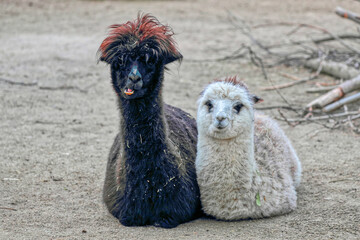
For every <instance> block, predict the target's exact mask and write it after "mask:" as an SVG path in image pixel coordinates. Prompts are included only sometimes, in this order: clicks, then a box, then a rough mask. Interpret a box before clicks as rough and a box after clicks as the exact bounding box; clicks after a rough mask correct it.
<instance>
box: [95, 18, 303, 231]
mask: <svg viewBox="0 0 360 240" xmlns="http://www.w3.org/2000/svg"><path fill="white" fill-rule="evenodd" d="M172 35H173V32H172V30H171V29H170V28H169V27H168V26H165V25H162V24H160V23H159V22H158V20H157V19H156V18H154V17H152V16H150V15H143V16H139V17H138V18H137V19H136V20H135V21H130V22H127V23H125V24H121V25H113V26H111V30H110V33H109V36H108V37H107V38H106V39H105V40H104V41H103V43H102V44H101V46H100V49H99V52H100V60H101V61H104V62H106V63H108V64H109V65H110V70H111V79H112V85H113V88H114V90H115V92H116V93H117V95H118V106H119V110H120V132H119V133H118V135H117V136H116V138H115V141H114V144H113V146H112V148H111V150H110V154H109V159H108V164H107V170H106V177H105V183H104V191H103V198H104V202H105V204H106V206H107V208H108V210H109V211H110V212H111V214H112V215H113V216H115V217H116V218H118V219H119V221H120V222H121V223H122V224H123V225H125V226H142V225H155V226H159V227H164V228H171V227H175V226H177V225H178V224H180V223H183V222H186V221H190V220H192V219H194V218H196V217H197V216H199V215H200V214H201V213H202V212H201V204H200V193H201V201H202V204H203V210H204V211H205V213H207V214H209V215H213V216H215V217H217V218H220V219H239V218H243V216H242V215H241V214H240V215H239V214H234V211H237V210H239V207H241V209H243V208H244V207H245V208H246V206H245V205H244V204H245V201H247V200H248V199H250V198H251V200H253V199H252V198H253V196H252V193H253V192H254V191H257V193H256V194H257V195H256V196H255V198H256V202H257V203H258V198H263V199H264V200H263V201H265V197H268V199H269V200H268V201H267V203H266V204H265V202H264V203H263V205H264V207H265V208H261V209H268V208H269V206H270V205H271V204H272V203H274V202H275V203H276V208H277V209H279V208H281V207H283V206H285V208H288V205H287V204H288V203H287V202H286V200H287V199H286V200H284V201H277V202H276V199H278V198H275V197H274V196H277V194H283V193H284V191H287V189H288V188H291V187H290V185H291V181H290V179H289V176H288V175H289V174H287V173H285V172H284V171H285V169H286V167H290V168H292V169H294V171H295V172H296V171H298V170H299V169H300V165H299V164H298V165H296V164H293V165H291V163H287V162H286V161H285V160H284V161H283V160H281V161H280V162H278V163H277V162H275V163H273V162H271V163H270V164H267V163H263V165H261V164H256V163H255V160H254V159H251V160H249V161H250V163H248V165H249V166H248V165H246V159H242V158H244V157H251V156H252V157H253V158H254V153H252V154H251V153H250V152H251V150H253V149H252V148H251V146H250V147H249V149H247V150H248V152H247V153H246V154H245V152H246V151H245V150H246V149H245V148H246V147H240V146H235V145H236V143H233V144H231V146H232V147H231V148H229V149H228V150H226V148H225V146H226V145H227V144H228V143H229V142H231V141H233V139H241V138H242V137H245V135H244V134H243V135H241V136H240V135H239V136H240V137H238V135H236V134H234V133H232V132H233V131H234V132H235V133H239V132H241V133H245V132H248V133H249V134H251V133H253V131H251V130H249V129H243V130H240V129H237V128H236V127H238V125H237V124H233V120H232V119H231V118H230V117H228V116H227V115H226V112H224V114H223V116H221V117H220V116H218V115H216V116H212V115H213V114H212V111H211V109H212V107H214V108H218V103H219V104H220V105H219V106H224V109H228V108H229V107H228V106H225V105H224V104H223V103H221V101H217V100H216V99H218V98H219V99H220V98H221V99H222V97H223V96H225V95H226V93H228V94H230V95H229V96H231V97H232V96H233V95H236V96H238V91H239V89H243V90H240V92H242V93H244V94H243V96H240V95H241V94H240V95H239V97H240V99H238V100H236V101H237V103H238V105H236V106H232V105H231V107H230V109H231V111H232V109H233V107H234V108H236V111H237V109H238V108H239V109H238V110H239V111H238V114H239V113H240V112H241V114H239V116H246V117H245V118H244V119H243V120H241V119H240V118H239V119H240V120H239V122H240V123H242V122H246V121H248V120H250V122H246V123H247V125H244V126H241V127H245V126H246V127H249V128H251V123H252V120H251V119H252V117H251V114H252V110H251V107H252V104H250V99H249V100H248V101H247V102H246V101H242V100H244V99H246V98H247V97H248V95H246V93H248V92H247V91H245V90H244V89H245V88H244V86H243V85H241V84H240V85H239V84H238V83H237V82H236V83H235V82H234V84H233V85H232V86H233V88H234V93H233V94H232V93H231V92H224V93H221V92H218V93H219V94H220V95H216V94H215V93H214V94H208V92H211V89H213V85H210V86H209V87H208V88H207V89H206V90H205V92H204V93H203V95H202V97H201V98H200V100H199V104H200V105H199V113H198V117H199V119H198V123H197V124H198V129H199V130H200V132H199V136H198V134H197V126H196V121H195V119H194V118H192V117H191V116H190V115H189V114H187V113H185V112H183V111H182V110H180V109H178V108H175V107H172V106H170V105H167V104H165V103H163V99H162V94H161V89H162V82H163V79H164V70H165V65H166V64H168V63H171V62H174V61H176V60H178V61H181V59H182V55H181V54H180V52H179V51H178V49H177V48H176V45H175V42H174V40H173V38H172ZM218 84H230V83H229V82H227V83H218ZM226 86H227V85H226ZM215 88H216V87H215ZM220 88H221V87H220ZM224 90H226V89H225V88H224ZM217 91H218V90H216V91H215V92H217ZM204 99H208V100H204ZM230 99H231V101H232V100H233V99H232V98H230ZM240 100H241V101H240ZM204 101H205V102H204ZM204 108H205V109H207V112H206V111H205V112H203V111H202V110H201V109H204ZM242 109H248V111H246V113H247V115H246V114H243V112H245V111H243V110H242ZM224 111H225V110H224ZM220 118H221V120H220ZM211 119H217V121H218V122H216V124H217V125H216V124H214V123H213V122H212V120H211ZM259 121H261V120H259ZM268 127H269V129H264V131H267V132H266V133H264V134H263V135H262V136H260V138H256V137H255V139H254V138H253V137H251V136H250V135H249V136H248V138H249V139H247V140H246V143H247V144H250V145H251V139H254V140H255V141H259V142H261V143H262V142H263V141H265V140H264V139H262V137H263V136H266V137H269V138H271V137H272V136H273V133H272V130H271V127H272V126H270V125H269V126H268ZM252 128H253V127H252ZM278 130H279V129H275V132H276V131H278ZM279 131H280V130H279ZM266 134H269V135H266ZM279 134H280V135H277V134H275V135H276V136H280V137H285V136H284V135H283V134H282V132H281V131H280V132H279ZM222 136H227V137H225V138H223V137H222ZM231 137H233V138H231ZM198 139H199V142H197V140H198ZM274 140H277V139H274ZM221 141H224V142H221ZM285 142H286V144H289V142H288V140H286V141H285ZM238 143H239V144H240V142H238ZM264 144H265V145H266V144H267V143H265V142H264ZM278 144H282V142H281V143H280V142H279V143H278ZM197 145H198V151H199V152H198V155H197V154H196V151H197ZM265 145H264V146H265ZM221 146H222V147H221ZM229 146H230V145H229ZM252 146H253V145H252ZM289 146H290V145H289ZM212 147H214V149H211V148H212ZM240 148H242V149H243V150H244V154H242V155H240V156H239V157H241V159H242V160H238V161H235V162H236V163H235V162H234V161H233V162H234V163H235V164H234V165H232V164H233V162H231V161H232V160H233V158H236V156H235V155H234V154H236V152H234V154H232V155H231V154H228V153H229V152H230V151H235V150H237V149H240ZM290 148H291V146H290ZM209 149H210V150H211V151H213V150H215V149H218V151H217V152H213V153H214V154H213V155H207V154H206V151H208V150H209ZM291 149H292V148H291ZM221 151H223V154H224V155H222V153H221ZM281 151H282V150H281ZM289 151H290V150H289ZM291 151H293V150H291ZM292 153H294V152H292ZM261 154H265V155H266V156H267V153H266V150H263V152H262V153H261ZM294 154H295V153H294ZM219 156H220V158H218V157H219ZM221 156H223V157H224V158H221ZM225 156H226V157H225ZM295 156H296V155H295ZM275 158H276V156H275ZM195 159H196V164H195ZM255 159H256V157H255ZM272 160H275V159H273V158H272ZM221 161H223V163H222V162H221ZM282 161H283V162H282ZM214 162H215V164H214ZM237 164H240V165H237ZM241 164H245V165H244V166H242V165H241ZM281 164H285V165H284V166H282V165H281ZM211 165H213V167H211ZM195 166H196V167H195ZM224 166H226V169H227V170H229V172H226V174H223V172H222V169H224ZM230 168H233V169H232V172H231V169H230ZM279 168H280V169H279ZM269 169H270V174H275V175H276V177H275V178H276V180H273V181H272V180H271V179H272V178H271V177H274V176H272V175H269V174H268V172H267V171H268V170H269ZM282 169H284V171H282ZM237 170H239V172H237ZM263 170H264V173H262V172H263ZM248 171H250V172H248ZM289 171H290V170H289ZM230 172H231V174H232V176H233V177H236V179H232V178H231V177H232V176H231V174H229V173H230ZM295 172H294V173H293V175H294V174H295V175H296V174H298V173H295ZM196 173H198V177H197V175H196ZM242 173H244V174H245V175H242ZM256 174H264V175H263V176H261V178H260V177H259V178H257V177H256ZM222 175H223V177H221V176H222ZM295 175H294V176H295ZM298 175H299V174H298ZM296 176H297V175H296ZM296 176H295V177H296ZM299 176H300V175H299ZM299 176H298V177H299ZM238 177H240V178H239V179H238ZM247 177H250V178H251V179H250V180H249V179H246V178H247ZM278 178H279V179H282V180H281V181H280V180H279V181H278ZM299 179H300V178H298V180H299ZM264 180H265V181H264ZM246 181H247V182H246ZM287 181H289V182H287ZM296 181H297V180H296ZM198 183H199V184H198ZM238 183H239V184H240V185H237V184H238ZM265 183H266V184H265ZM224 184H225V185H224ZM234 184H235V185H237V186H235V185H234ZM199 186H200V189H199ZM222 186H226V188H222ZM219 187H220V189H218V188H219ZM237 187H238V188H239V189H241V190H243V189H244V190H247V191H250V192H251V193H250V192H246V193H245V194H244V192H242V191H238V192H237V193H234V194H235V195H234V194H233V193H230V192H229V194H230V195H231V197H229V196H225V198H223V199H220V198H222V197H223V196H222V195H227V194H228V192H227V190H226V189H229V190H231V191H236V188H237ZM271 187H273V188H274V189H273V190H271V189H268V188H271ZM279 189H282V190H284V189H285V190H284V191H282V192H281V191H280V190H279ZM292 190H294V188H292ZM215 191H218V192H215ZM268 191H270V193H271V194H272V195H271V194H270V193H269V194H270V195H269V194H268ZM280 192H281V193H280ZM291 194H295V197H294V196H293V197H290V196H289V199H290V200H291V203H289V209H293V208H294V204H295V205H296V193H295V192H294V191H292V192H291ZM243 195H246V196H247V195H249V197H248V198H247V197H244V196H243ZM250 195H251V196H250ZM232 196H236V197H232ZM236 198H237V199H241V201H242V204H243V205H242V206H240V205H239V204H236V203H234V201H235V200H236ZM228 200H229V201H230V202H229V201H228ZM259 201H260V202H261V201H262V200H261V199H260V200H259ZM294 201H295V202H294ZM228 204H230V205H228ZM256 207H257V208H259V207H260V206H259V204H258V205H257V206H256ZM224 208H225V209H227V208H230V210H231V211H227V210H224ZM270 208H271V206H270ZM259 209H260V208H259ZM259 209H256V213H254V214H252V213H251V212H254V211H255V210H254V209H253V206H249V208H248V209H246V211H248V212H250V215H249V214H247V215H246V216H245V217H260V216H270V215H271V214H280V213H284V212H287V211H282V210H276V211H273V212H272V213H271V214H268V212H269V211H267V210H266V211H267V212H266V213H262V212H261V211H263V210H259ZM253 210H254V211H253ZM241 211H244V210H241ZM217 212H221V214H217ZM230 212H231V213H230ZM259 212H260V213H259ZM227 216H230V218H229V217H227ZM234 216H235V217H234Z"/></svg>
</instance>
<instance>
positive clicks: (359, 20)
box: [335, 7, 360, 24]
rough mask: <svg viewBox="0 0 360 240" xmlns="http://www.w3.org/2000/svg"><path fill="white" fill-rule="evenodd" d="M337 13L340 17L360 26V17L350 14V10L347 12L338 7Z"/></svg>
mask: <svg viewBox="0 0 360 240" xmlns="http://www.w3.org/2000/svg"><path fill="white" fill-rule="evenodd" d="M335 13H336V14H337V15H339V16H340V17H343V18H347V19H349V20H351V21H354V22H356V23H358V24H360V16H359V15H357V14H356V13H353V12H350V11H349V10H345V9H343V8H341V7H337V8H336V9H335Z"/></svg>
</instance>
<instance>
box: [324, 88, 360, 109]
mask: <svg viewBox="0 0 360 240" xmlns="http://www.w3.org/2000/svg"><path fill="white" fill-rule="evenodd" d="M359 100H360V92H359V93H356V94H354V95H351V96H349V97H345V98H343V99H341V100H339V101H337V102H334V103H332V104H329V105H327V106H326V107H324V109H323V111H324V112H332V111H334V110H336V109H338V108H339V107H341V106H343V105H345V104H348V103H352V102H356V101H359Z"/></svg>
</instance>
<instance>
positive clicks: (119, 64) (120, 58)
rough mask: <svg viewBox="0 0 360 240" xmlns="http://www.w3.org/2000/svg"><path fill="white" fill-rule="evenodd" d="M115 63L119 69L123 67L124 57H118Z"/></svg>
mask: <svg viewBox="0 0 360 240" xmlns="http://www.w3.org/2000/svg"><path fill="white" fill-rule="evenodd" d="M117 63H118V66H119V67H122V66H124V57H119V58H118V61H117Z"/></svg>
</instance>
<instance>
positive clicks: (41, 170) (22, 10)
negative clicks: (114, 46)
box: [0, 0, 360, 240]
mask: <svg viewBox="0 0 360 240" xmlns="http://www.w3.org/2000/svg"><path fill="white" fill-rule="evenodd" d="M220 2H221V3H220ZM337 5H341V6H343V7H344V8H348V9H352V10H353V11H357V12H360V3H357V2H355V1H353V0H346V1H340V0H317V1H313V0H303V1H284V0H256V1H249V0H238V1H109V2H108V1H50V0H46V1H45V0H41V1H40V0H34V1H19V0H5V1H4V0H1V1H0V23H1V24H0V78H1V79H8V80H12V81H18V82H23V83H29V84H31V83H32V84H34V83H36V85H33V86H21V85H12V84H9V83H6V82H4V81H0V104H1V105H0V239H114V238H117V239H159V240H160V239H359V229H360V203H359V200H360V195H359V189H360V182H359V181H360V177H359V170H360V154H359V149H360V139H359V136H356V135H354V134H351V133H350V132H349V131H343V130H334V131H330V130H327V129H324V128H323V127H322V126H320V125H318V124H308V125H301V126H297V127H295V128H293V127H289V126H288V125H286V123H283V122H281V126H282V127H283V129H284V130H285V132H286V133H287V134H288V136H289V138H290V139H291V140H292V142H293V144H294V146H295V148H296V150H297V152H298V154H299V157H300V159H301V161H302V164H303V181H302V185H301V187H300V189H299V191H298V208H297V210H296V211H295V212H293V213H291V214H288V215H284V216H279V217H274V218H268V219H262V220H256V221H238V222H223V221H215V220H210V219H198V220H195V221H192V222H189V223H185V224H182V225H180V226H178V227H176V228H175V229H170V230H167V229H160V228H155V227H152V226H150V227H130V228H129V227H124V226H122V225H120V224H119V223H118V221H116V219H114V218H113V217H111V216H110V215H109V214H108V213H107V211H106V209H105V207H104V205H103V203H102V199H101V192H102V185H103V180H104V175H105V165H106V161H107V155H108V151H109V149H110V146H111V144H112V141H113V138H114V137H115V135H116V132H117V130H118V122H119V115H118V111H117V107H116V104H115V94H114V92H113V91H112V89H111V86H110V76H109V69H108V67H107V66H105V64H102V63H100V64H97V61H96V51H97V49H98V47H99V45H100V43H101V41H102V40H103V39H104V37H105V34H106V28H107V26H109V25H111V24H114V23H122V22H125V21H127V20H131V19H133V18H134V17H135V16H136V15H137V13H138V11H139V10H142V11H144V12H150V13H152V14H154V15H155V16H157V17H158V18H159V19H160V21H161V22H163V23H168V24H170V25H171V26H172V27H173V29H174V31H175V33H176V40H177V42H178V45H179V48H180V50H181V52H182V53H183V55H184V61H183V63H182V64H181V65H176V64H174V65H172V66H170V71H169V72H168V73H167V74H166V80H165V83H164V95H165V101H166V102H167V103H170V104H172V105H175V106H177V107H180V108H182V109H184V110H186V111H188V112H189V113H191V114H192V115H194V116H195V114H196V100H197V97H198V94H199V92H200V91H201V89H202V88H203V87H204V86H205V85H206V84H207V83H208V82H210V81H212V79H214V78H215V77H221V76H225V75H232V74H238V75H240V76H241V77H243V78H244V79H245V80H246V81H247V83H248V85H249V87H250V89H251V90H252V91H253V92H255V93H257V94H258V95H260V96H262V97H263V98H264V99H265V102H264V103H263V106H268V105H276V104H283V102H282V100H281V99H280V97H279V96H278V95H277V94H276V93H275V92H264V91H260V88H261V87H263V86H268V85H269V83H268V82H266V81H265V80H264V79H263V77H262V75H261V72H260V71H259V69H257V68H256V67H254V66H252V65H251V64H249V63H247V62H246V61H229V62H221V63H219V62H195V61H192V60H195V59H205V58H216V57H221V56H225V55H226V54H229V53H231V52H232V51H234V50H236V49H237V48H238V47H239V45H240V44H241V42H244V41H245V39H244V37H242V36H241V34H240V33H239V32H238V31H236V30H234V29H233V28H232V26H231V25H230V24H229V21H228V20H227V12H226V9H229V10H231V11H232V12H233V13H234V14H236V15H237V16H239V17H240V18H242V19H244V20H245V21H246V22H248V23H249V24H251V25H255V24H262V23H267V22H280V21H288V22H302V23H309V24H314V25H319V26H323V27H325V28H327V29H329V30H331V31H333V32H335V33H336V32H339V33H351V32H352V31H354V30H355V28H354V24H353V23H350V22H349V21H346V20H341V19H339V18H338V17H337V16H336V15H335V14H333V10H334V8H335V7H336V6H337ZM282 31H283V32H282ZM286 31H289V28H287V29H282V28H278V30H274V29H273V28H270V29H269V28H262V29H259V30H258V31H257V33H256V34H258V36H259V37H261V38H262V39H264V40H266V41H268V42H271V41H275V40H276V39H277V37H278V36H279V34H283V33H286ZM278 71H285V72H289V73H293V74H296V75H298V76H307V75H308V71H307V70H304V69H290V68H285V67H279V68H276V69H273V70H272V71H271V73H270V75H271V77H272V79H273V81H274V82H275V83H283V82H288V81H289V80H288V79H285V78H282V77H280V76H279V75H278V74H276V72H278ZM324 79H325V80H329V81H331V79H329V78H326V77H324ZM61 86H67V87H71V88H70V89H63V90H62V89H58V90H54V89H51V88H59V87H61ZM308 87H309V85H306V84H305V85H299V86H297V87H293V88H288V89H284V90H282V93H283V94H284V96H285V97H286V98H287V99H289V100H290V101H291V102H292V103H294V104H297V105H305V104H306V103H307V102H309V101H310V100H311V99H313V98H314V95H304V94H301V93H303V92H304V89H305V88H308ZM49 88H50V89H49ZM84 90H85V91H84ZM350 107H352V108H358V105H355V104H353V105H352V106H350ZM267 113H268V114H270V115H272V116H276V115H278V113H277V111H267Z"/></svg>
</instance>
